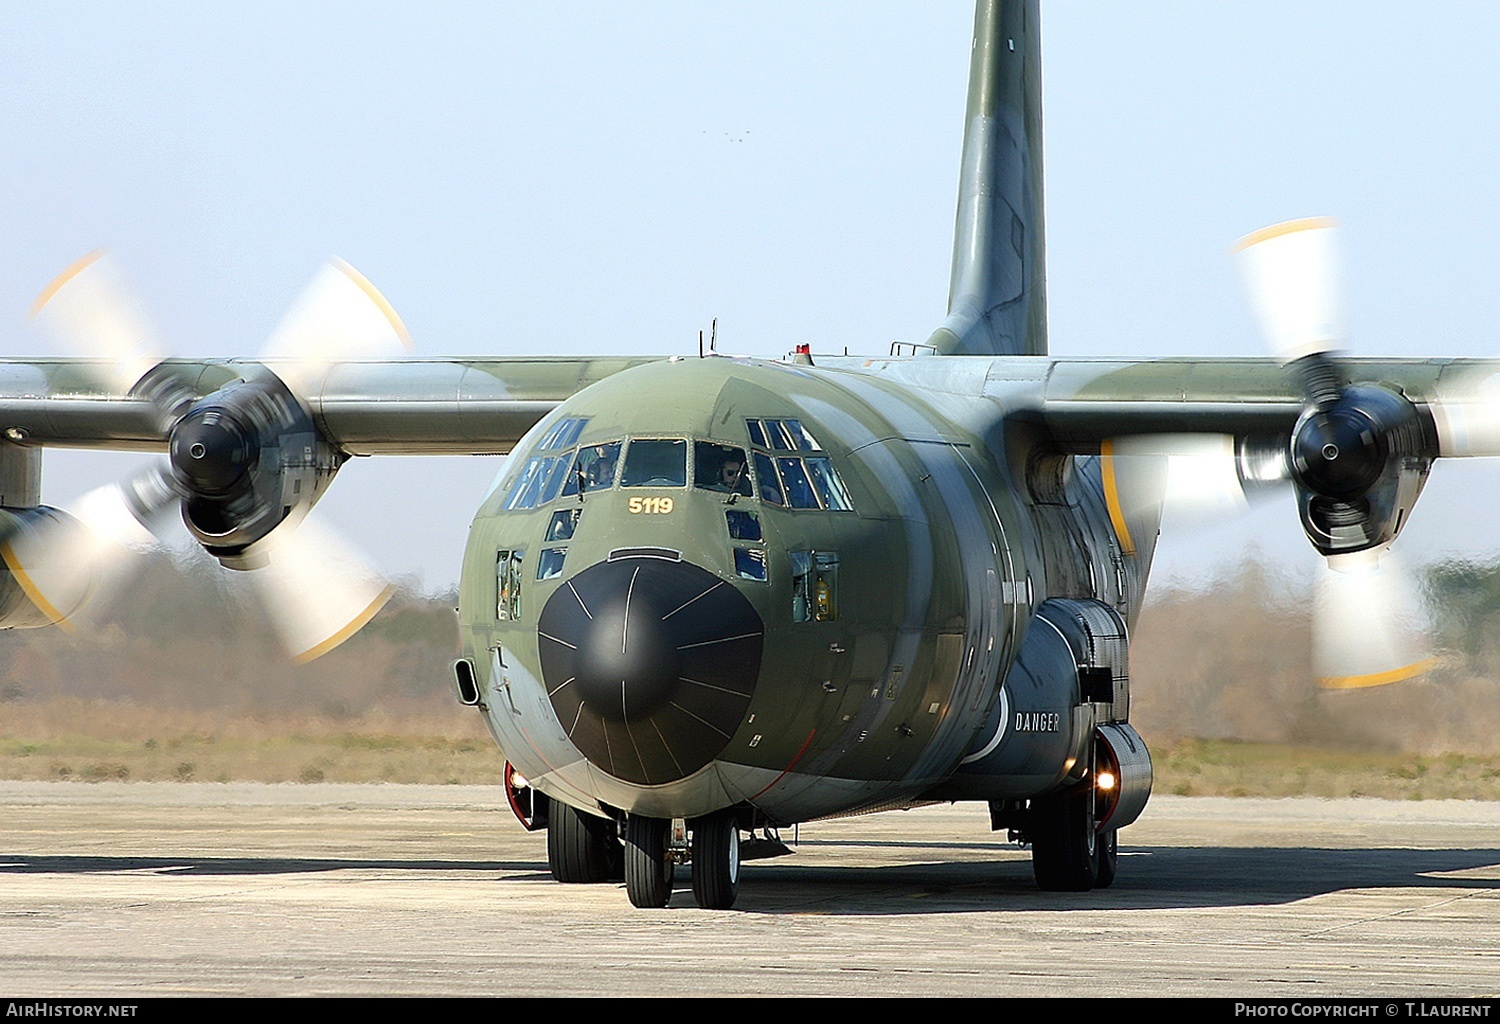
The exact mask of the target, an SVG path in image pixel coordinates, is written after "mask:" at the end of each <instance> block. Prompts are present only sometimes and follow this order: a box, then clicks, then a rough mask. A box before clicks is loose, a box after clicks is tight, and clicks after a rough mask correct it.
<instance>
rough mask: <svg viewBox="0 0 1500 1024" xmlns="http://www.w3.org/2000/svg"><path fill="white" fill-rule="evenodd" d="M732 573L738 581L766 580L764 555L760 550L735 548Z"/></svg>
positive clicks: (762, 581)
mask: <svg viewBox="0 0 1500 1024" xmlns="http://www.w3.org/2000/svg"><path fill="white" fill-rule="evenodd" d="M734 571H735V572H736V573H737V574H739V577H740V579H745V580H757V581H759V582H761V583H764V582H765V580H766V553H765V551H763V550H761V549H760V548H735V549H734Z"/></svg>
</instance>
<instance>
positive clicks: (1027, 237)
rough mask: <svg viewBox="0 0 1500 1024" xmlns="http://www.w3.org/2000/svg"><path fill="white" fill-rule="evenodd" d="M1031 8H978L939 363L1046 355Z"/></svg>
mask: <svg viewBox="0 0 1500 1024" xmlns="http://www.w3.org/2000/svg"><path fill="white" fill-rule="evenodd" d="M1039 8H1040V0H979V2H978V3H977V4H976V5H975V11H974V44H973V50H972V54H973V55H972V57H971V58H970V63H969V105H968V112H967V115H966V121H965V124H964V152H963V167H962V170H961V171H960V174H959V180H958V222H957V225H956V227H955V229H954V238H953V278H952V282H951V285H950V287H949V292H948V317H947V319H945V320H944V321H943V322H942V324H941V325H939V326H938V329H937V330H936V331H934V332H933V333H932V337H931V338H929V339H928V344H930V345H932V346H933V348H935V349H936V350H937V351H938V352H939V353H942V354H944V355H1033V356H1041V355H1046V354H1047V261H1046V245H1045V235H1044V231H1043V226H1042V75H1041V30H1040V24H1039V23H1040V21H1041V16H1040V12H1039Z"/></svg>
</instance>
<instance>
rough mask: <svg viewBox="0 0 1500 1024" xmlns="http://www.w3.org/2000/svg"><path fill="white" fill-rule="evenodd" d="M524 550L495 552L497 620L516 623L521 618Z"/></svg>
mask: <svg viewBox="0 0 1500 1024" xmlns="http://www.w3.org/2000/svg"><path fill="white" fill-rule="evenodd" d="M525 557H526V552H525V551H524V550H514V551H497V552H495V618H496V619H498V620H500V621H501V622H514V621H516V620H518V619H520V617H521V562H522V561H523V560H524V559H525Z"/></svg>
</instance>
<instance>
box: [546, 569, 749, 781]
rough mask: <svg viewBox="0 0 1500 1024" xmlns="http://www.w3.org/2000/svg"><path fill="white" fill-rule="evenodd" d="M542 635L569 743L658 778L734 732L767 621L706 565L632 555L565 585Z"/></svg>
mask: <svg viewBox="0 0 1500 1024" xmlns="http://www.w3.org/2000/svg"><path fill="white" fill-rule="evenodd" d="M537 633H538V642H539V646H540V648H541V663H542V677H543V680H544V681H545V683H546V685H547V692H548V695H549V698H550V700H551V701H552V708H553V710H554V711H555V712H556V714H557V718H558V721H559V722H561V723H562V726H563V728H564V729H565V730H566V731H567V733H568V736H569V738H570V739H572V741H573V743H574V745H575V746H577V747H578V749H579V750H581V751H582V752H583V754H584V755H585V756H586V757H588V759H589V760H590V761H591V762H593V763H594V764H595V765H596V766H598V767H600V768H602V769H603V770H605V771H607V772H609V773H610V774H611V775H613V776H615V777H616V778H619V779H623V780H625V781H627V782H635V783H641V784H644V785H659V784H662V783H666V782H671V781H673V780H675V779H680V778H683V777H685V776H687V775H690V774H692V773H693V772H695V771H697V770H698V769H699V768H702V767H703V766H704V765H706V764H708V763H709V762H710V761H711V760H713V758H714V757H715V756H716V755H717V754H718V753H719V751H720V750H722V749H723V748H724V744H725V743H726V742H728V740H729V737H730V736H731V735H733V733H734V731H735V729H736V728H738V726H739V723H740V719H741V717H742V716H743V715H744V712H745V709H746V708H747V707H748V706H749V704H750V696H751V693H752V692H753V691H754V689H755V681H756V679H757V677H758V676H759V674H760V658H761V645H762V642H763V639H764V624H763V623H762V622H761V618H760V616H759V614H757V613H756V611H755V609H754V608H753V607H752V606H751V604H750V602H749V601H748V600H747V599H746V598H745V596H744V595H743V594H741V593H740V592H739V591H738V590H736V589H735V588H734V587H733V586H732V585H730V584H729V583H728V582H727V581H725V580H723V579H720V578H719V577H718V576H715V575H714V574H713V573H710V572H709V571H708V570H706V569H703V568H701V567H699V566H696V565H693V564H692V563H690V562H682V561H672V560H667V559H663V558H656V557H625V558H619V559H613V560H610V561H606V562H600V563H598V564H596V565H592V566H590V567H588V568H587V569H584V570H583V571H582V572H580V573H578V574H576V575H575V576H573V577H572V578H571V579H569V580H568V581H566V582H565V583H564V584H563V585H562V586H560V587H558V588H557V590H556V591H554V592H553V594H552V596H551V597H550V598H548V600H547V603H546V605H545V606H543V608H542V614H541V617H540V618H539V619H538V621H537Z"/></svg>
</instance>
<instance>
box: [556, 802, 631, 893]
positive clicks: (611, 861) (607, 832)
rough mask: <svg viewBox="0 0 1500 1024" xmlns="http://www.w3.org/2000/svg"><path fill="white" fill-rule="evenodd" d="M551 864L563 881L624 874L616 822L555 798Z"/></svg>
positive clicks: (604, 879)
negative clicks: (587, 812) (585, 811)
mask: <svg viewBox="0 0 1500 1024" xmlns="http://www.w3.org/2000/svg"><path fill="white" fill-rule="evenodd" d="M547 866H548V867H549V868H551V869H552V877H553V878H555V879H557V880H558V881H559V882H569V883H590V882H608V881H612V880H618V879H620V878H622V877H624V851H623V850H622V849H621V847H620V839H619V836H618V835H617V830H616V828H615V823H614V822H612V821H609V820H608V819H606V818H600V817H597V816H596V815H593V814H586V813H584V812H583V811H580V810H578V809H576V808H573V807H569V806H568V805H567V804H565V803H562V802H561V801H557V800H554V801H552V806H551V808H550V811H549V813H548V815H547Z"/></svg>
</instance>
